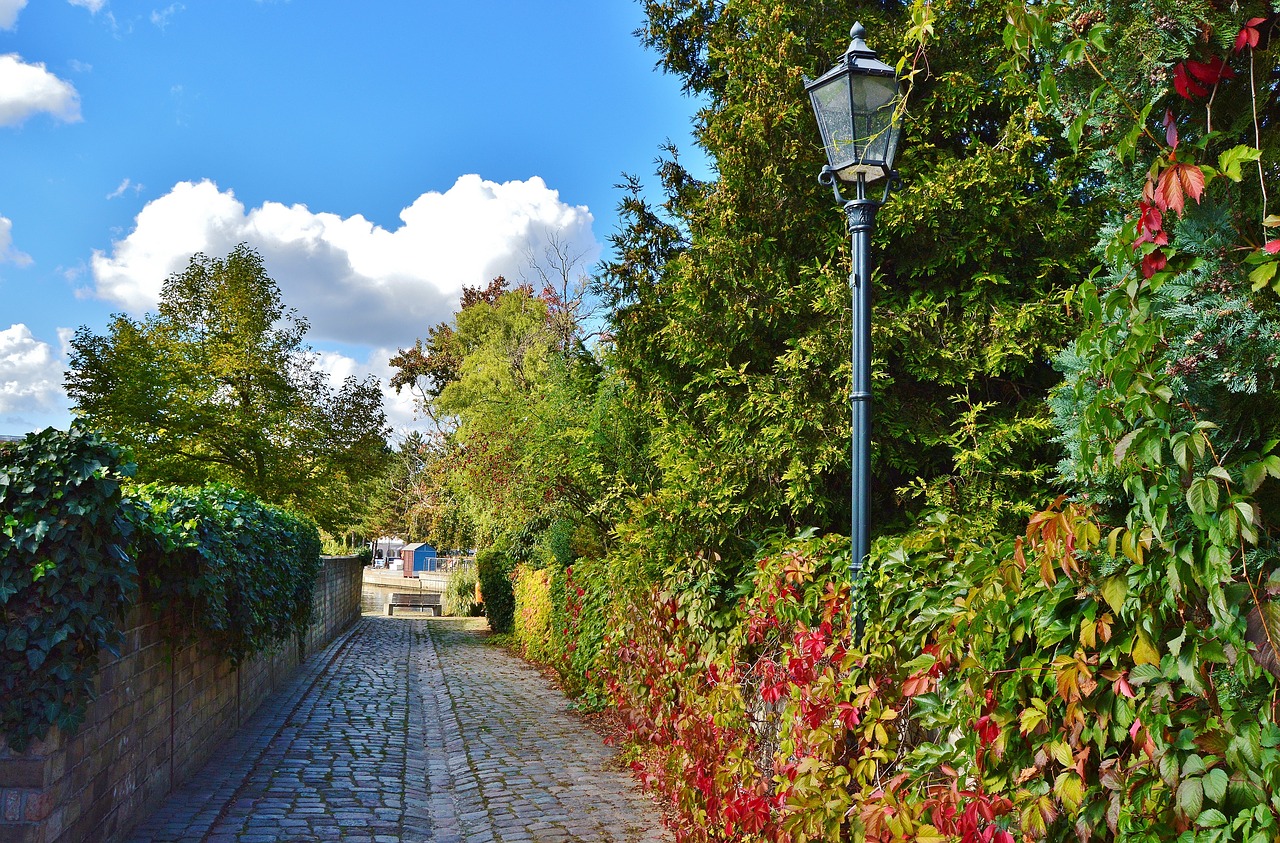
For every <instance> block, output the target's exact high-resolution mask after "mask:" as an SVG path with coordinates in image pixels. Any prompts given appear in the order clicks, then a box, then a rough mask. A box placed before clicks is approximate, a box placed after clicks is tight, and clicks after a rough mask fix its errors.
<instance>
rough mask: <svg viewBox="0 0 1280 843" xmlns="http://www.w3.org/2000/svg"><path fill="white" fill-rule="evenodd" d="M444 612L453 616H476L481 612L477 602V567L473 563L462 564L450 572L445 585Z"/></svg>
mask: <svg viewBox="0 0 1280 843" xmlns="http://www.w3.org/2000/svg"><path fill="white" fill-rule="evenodd" d="M443 603H444V613H445V614H446V615H449V616H451V617H459V618H466V617H474V616H476V615H478V614H480V604H479V603H477V602H476V569H475V566H473V565H460V566H459V567H457V568H454V569H453V570H452V571H450V572H449V579H448V580H447V581H446V582H445V586H444V600H443Z"/></svg>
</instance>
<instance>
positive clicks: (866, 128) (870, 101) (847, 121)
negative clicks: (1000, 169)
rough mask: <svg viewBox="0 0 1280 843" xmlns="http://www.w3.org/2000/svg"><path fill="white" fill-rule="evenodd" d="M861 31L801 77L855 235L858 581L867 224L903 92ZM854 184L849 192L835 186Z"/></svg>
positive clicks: (866, 438)
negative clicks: (812, 73) (870, 191)
mask: <svg viewBox="0 0 1280 843" xmlns="http://www.w3.org/2000/svg"><path fill="white" fill-rule="evenodd" d="M865 34H866V30H865V29H864V28H863V26H862V24H860V23H855V24H854V25H853V29H852V30H850V32H849V35H850V36H851V37H852V39H853V42H852V43H851V44H850V45H849V49H848V50H846V51H845V54H844V55H843V56H841V58H840V60H839V61H838V62H837V64H836V66H835V67H833V68H831V69H830V70H828V71H827V72H826V73H824V74H822V76H820V77H818V78H817V79H813V80H810V79H808V78H806V79H805V90H806V91H808V92H809V97H810V99H811V100H812V101H813V111H814V114H815V115H816V116H817V118H818V128H820V129H821V130H822V144H823V146H824V147H826V152H827V161H828V164H827V166H825V167H823V168H822V173H821V174H820V175H819V176H818V181H819V182H821V183H822V184H824V185H828V186H830V187H831V188H832V190H833V191H834V192H835V195H836V200H837V201H838V202H840V203H841V204H842V205H844V212H845V214H846V215H847V216H848V218H849V232H850V233H851V234H852V235H853V274H852V275H850V276H849V285H850V286H851V287H852V293H853V350H852V355H853V388H852V392H851V396H850V397H851V403H852V404H853V513H852V524H851V532H850V537H851V538H850V540H851V545H852V547H851V548H850V549H851V551H852V553H851V557H850V562H849V571H850V576H851V579H852V580H853V582H854V584H855V585H856V584H857V581H858V578H859V575H860V574H861V572H862V566H863V563H864V562H865V560H866V558H867V554H868V553H869V552H870V548H871V526H870V521H871V230H872V228H874V226H875V219H876V211H877V210H879V208H880V206H881V205H883V204H884V202H885V200H886V199H888V198H889V188H890V186H891V185H892V184H893V182H894V180H895V179H896V178H897V173H896V172H895V171H894V169H893V159H894V155H895V154H896V153H897V151H898V135H899V131H900V128H901V127H900V121H899V117H900V109H899V106H900V103H901V99H902V92H901V88H900V85H899V82H898V76H897V73H896V72H895V71H894V69H893V68H892V67H890V66H889V65H887V64H885V63H884V62H882V61H880V60H879V59H877V58H876V54H875V52H874V51H872V50H871V49H869V48H868V47H867V44H866V42H865V41H863V40H862V38H863V35H865ZM877 179H885V188H884V195H882V196H881V197H880V199H878V200H877V199H872V198H869V197H868V196H867V185H868V184H869V183H871V182H874V181H876V180H877ZM841 184H845V185H848V186H852V187H853V188H854V189H855V191H856V192H855V193H854V196H853V198H851V199H848V198H846V197H845V196H844V195H843V194H842V193H841V192H840V185H841Z"/></svg>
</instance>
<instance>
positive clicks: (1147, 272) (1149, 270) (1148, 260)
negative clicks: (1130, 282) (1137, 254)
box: [1142, 249, 1169, 278]
mask: <svg viewBox="0 0 1280 843" xmlns="http://www.w3.org/2000/svg"><path fill="white" fill-rule="evenodd" d="M1168 264H1169V259H1168V258H1167V257H1165V254H1164V252H1162V251H1160V250H1159V249H1156V250H1155V251H1154V252H1152V253H1151V254H1149V255H1147V256H1146V257H1144V258H1143V259H1142V277H1143V278H1150V277H1151V276H1152V275H1155V274H1156V273H1157V272H1159V271H1160V270H1162V269H1164V268H1165V267H1166V266H1168Z"/></svg>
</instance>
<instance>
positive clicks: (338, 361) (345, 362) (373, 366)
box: [320, 348, 426, 431]
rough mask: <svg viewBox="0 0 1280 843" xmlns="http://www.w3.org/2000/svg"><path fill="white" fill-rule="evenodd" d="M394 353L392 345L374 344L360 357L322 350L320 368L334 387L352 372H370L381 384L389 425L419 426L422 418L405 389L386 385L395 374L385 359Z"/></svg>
mask: <svg viewBox="0 0 1280 843" xmlns="http://www.w3.org/2000/svg"><path fill="white" fill-rule="evenodd" d="M395 353H396V352H395V349H394V348H374V349H373V350H372V351H370V352H369V356H368V357H367V358H366V359H365V360H363V361H361V360H357V359H355V358H354V357H349V356H347V355H345V354H342V353H340V352H337V351H322V352H320V368H321V369H322V370H323V371H324V372H325V373H326V374H327V375H328V376H329V385H330V386H331V387H333V388H334V389H337V388H338V387H340V386H342V382H343V381H344V380H346V379H347V378H348V377H351V376H353V375H354V376H355V377H356V378H358V379H360V380H363V379H364V378H365V377H366V376H367V375H373V376H374V377H376V378H377V379H378V382H379V383H380V384H381V385H382V409H383V410H385V411H386V413H387V421H388V423H390V425H391V427H392V428H393V429H395V430H399V431H405V430H409V429H413V428H418V429H421V428H422V427H424V426H425V425H426V421H425V420H424V419H423V418H422V417H419V416H418V415H417V414H416V412H415V410H414V406H413V396H412V395H411V394H410V392H409V390H408V389H404V390H401V391H400V394H399V395H397V394H396V391H395V390H394V389H392V388H391V387H390V386H389V384H390V383H391V376H392V375H393V374H395V373H394V372H393V371H392V370H391V365H390V363H389V361H390V360H391V355H393V354H395Z"/></svg>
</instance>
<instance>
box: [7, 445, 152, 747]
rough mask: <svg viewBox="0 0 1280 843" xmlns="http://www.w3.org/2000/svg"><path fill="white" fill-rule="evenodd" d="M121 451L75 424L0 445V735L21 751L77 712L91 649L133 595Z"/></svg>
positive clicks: (126, 470) (93, 662) (67, 724)
mask: <svg viewBox="0 0 1280 843" xmlns="http://www.w3.org/2000/svg"><path fill="white" fill-rule="evenodd" d="M132 473H133V466H132V465H131V464H130V463H128V462H127V460H126V458H125V455H124V453H123V452H122V451H121V449H120V448H118V447H117V446H115V445H112V444H111V443H109V442H106V441H104V440H103V439H102V438H101V437H100V436H98V435H97V434H94V433H90V432H88V431H86V430H83V429H81V428H78V427H72V428H71V430H70V431H68V432H65V433H64V432H59V431H55V430H52V429H50V430H46V431H44V432H42V433H36V434H32V435H31V436H28V437H27V438H26V439H25V440H23V441H22V442H21V443H19V444H18V445H16V446H15V447H12V448H10V449H7V450H5V451H3V452H0V512H3V513H4V515H3V523H2V526H0V631H2V632H3V636H4V637H3V639H2V640H0V731H2V732H3V735H4V737H5V739H6V740H7V741H8V743H9V745H10V746H11V747H12V748H14V749H16V750H22V749H23V748H24V747H25V746H26V745H27V743H28V742H30V741H31V740H32V739H34V738H41V737H43V736H44V735H45V733H46V732H47V731H48V729H49V727H50V726H52V725H56V726H58V727H60V728H62V729H74V728H76V727H77V726H78V725H79V724H80V722H81V720H82V719H83V717H84V708H85V704H86V702H87V701H88V699H89V695H90V692H91V689H92V683H93V675H94V671H95V670H96V669H97V662H98V660H97V655H98V653H99V651H101V650H102V649H104V648H105V649H108V650H110V649H113V648H114V647H115V646H116V644H117V643H118V642H119V640H120V632H119V629H118V627H117V624H116V621H117V619H118V618H119V617H120V616H121V614H122V613H123V612H124V611H125V609H126V608H127V607H128V606H129V605H130V603H131V602H132V600H133V598H134V597H135V595H136V593H137V588H138V586H137V571H136V569H135V567H134V564H133V560H132V559H131V558H130V556H129V554H128V553H127V551H126V544H127V541H128V538H129V535H130V534H131V532H132V525H131V523H130V521H129V519H128V518H127V517H126V511H127V505H126V504H125V503H124V501H123V499H122V494H121V483H122V481H123V480H124V479H125V478H127V477H128V476H130V475H131V474H132Z"/></svg>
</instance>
